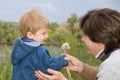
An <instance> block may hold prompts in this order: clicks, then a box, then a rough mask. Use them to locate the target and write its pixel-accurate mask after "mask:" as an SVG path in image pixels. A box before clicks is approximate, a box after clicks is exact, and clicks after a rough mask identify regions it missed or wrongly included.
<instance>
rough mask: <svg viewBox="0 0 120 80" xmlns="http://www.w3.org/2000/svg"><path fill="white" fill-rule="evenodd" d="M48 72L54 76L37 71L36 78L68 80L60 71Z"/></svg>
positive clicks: (50, 70) (41, 79)
mask: <svg viewBox="0 0 120 80" xmlns="http://www.w3.org/2000/svg"><path fill="white" fill-rule="evenodd" d="M48 72H49V73H50V74H52V75H48V74H44V73H42V72H41V71H39V70H38V71H35V76H36V77H37V78H38V80H67V79H66V78H65V76H64V75H63V74H62V73H61V72H59V71H55V70H52V69H48Z"/></svg>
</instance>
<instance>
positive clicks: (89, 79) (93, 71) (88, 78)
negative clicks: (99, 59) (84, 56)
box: [79, 64, 98, 80]
mask: <svg viewBox="0 0 120 80" xmlns="http://www.w3.org/2000/svg"><path fill="white" fill-rule="evenodd" d="M97 73H98V67H94V66H90V65H88V64H84V67H83V71H82V72H81V73H80V74H79V75H80V76H81V77H82V78H83V79H84V80H97V78H96V77H97Z"/></svg>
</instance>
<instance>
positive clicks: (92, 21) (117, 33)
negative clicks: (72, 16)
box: [80, 8, 120, 54]
mask: <svg viewBox="0 0 120 80" xmlns="http://www.w3.org/2000/svg"><path fill="white" fill-rule="evenodd" d="M80 28H81V29H82V30H83V33H84V34H85V35H87V36H88V37H89V38H90V39H91V40H92V41H93V42H97V43H103V44H105V49H104V52H105V54H108V52H110V51H112V50H113V49H116V48H120V12H118V11H116V10H113V9H109V8H104V9H95V10H92V11H89V12H88V13H87V14H86V15H85V16H83V17H82V19H81V20H80Z"/></svg>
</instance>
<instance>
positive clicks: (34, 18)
mask: <svg viewBox="0 0 120 80" xmlns="http://www.w3.org/2000/svg"><path fill="white" fill-rule="evenodd" d="M19 28H20V34H21V38H18V39H16V42H15V44H14V48H13V51H12V55H11V61H12V64H13V74H12V80H37V78H36V77H35V76H34V71H36V70H41V71H42V72H44V73H46V74H49V73H48V72H47V69H48V68H51V69H54V70H60V69H61V68H63V67H65V66H67V65H68V62H67V61H65V60H64V57H65V55H60V56H55V57H51V56H50V54H49V52H48V50H47V49H45V48H43V47H42V44H43V43H44V42H45V40H46V39H47V38H48V34H47V32H48V28H49V22H48V20H47V19H46V18H45V17H44V16H43V15H42V14H41V13H40V12H39V11H37V10H32V11H30V12H28V13H26V14H24V15H23V16H22V17H21V19H20V21H19Z"/></svg>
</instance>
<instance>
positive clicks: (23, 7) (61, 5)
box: [0, 0, 120, 24]
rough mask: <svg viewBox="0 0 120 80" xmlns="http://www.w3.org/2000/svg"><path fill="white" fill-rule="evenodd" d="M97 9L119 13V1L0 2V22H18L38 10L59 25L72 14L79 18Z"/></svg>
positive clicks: (17, 0) (16, 0)
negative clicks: (109, 9) (27, 14)
mask: <svg viewBox="0 0 120 80" xmlns="http://www.w3.org/2000/svg"><path fill="white" fill-rule="evenodd" d="M98 8H111V9H115V10H118V11H120V0H0V20H2V21H9V22H18V21H19V19H20V17H21V16H22V15H23V14H24V13H26V12H28V11H30V10H32V9H38V10H39V11H40V12H41V13H43V14H44V16H46V17H47V18H48V20H49V22H57V23H60V24H61V23H64V22H65V21H67V19H68V18H69V17H70V15H71V14H73V13H76V14H77V15H78V17H80V16H82V15H84V14H85V13H86V12H87V11H90V10H92V9H98Z"/></svg>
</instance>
